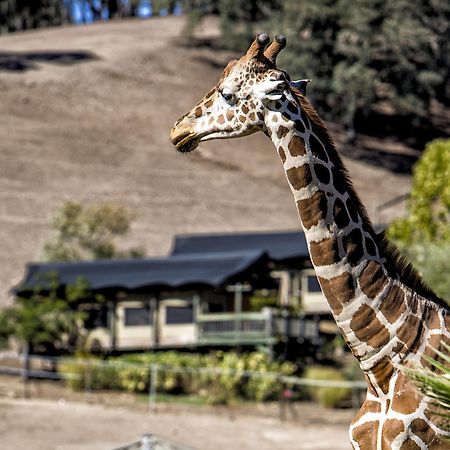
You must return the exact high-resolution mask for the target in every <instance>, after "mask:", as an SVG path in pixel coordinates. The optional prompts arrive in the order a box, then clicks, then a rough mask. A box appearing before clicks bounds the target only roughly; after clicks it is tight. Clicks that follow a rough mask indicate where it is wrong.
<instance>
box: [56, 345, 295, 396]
mask: <svg viewBox="0 0 450 450" xmlns="http://www.w3.org/2000/svg"><path fill="white" fill-rule="evenodd" d="M108 362H111V363H112V364H108ZM155 364H156V365H157V367H158V375H157V391H158V393H159V394H181V395H196V396H200V397H202V398H204V399H205V401H206V402H208V403H210V404H230V403H233V402H235V401H237V400H249V401H258V402H261V401H265V400H270V399H277V398H278V396H279V392H280V389H281V383H280V381H279V379H278V377H279V376H281V375H292V374H294V373H295V372H296V370H297V367H296V366H295V364H293V363H290V362H278V361H273V360H271V359H270V358H269V356H268V355H266V354H265V353H262V352H253V353H248V354H237V353H235V352H213V353H210V354H207V355H199V354H189V353H178V352H174V351H168V352H161V353H143V354H133V355H125V356H121V357H117V358H110V359H109V360H107V361H101V360H100V359H96V358H77V359H75V360H68V361H67V362H65V363H63V364H61V365H60V367H59V371H60V372H61V373H62V374H66V379H67V383H68V385H69V386H70V387H72V388H73V389H78V390H79V389H90V390H100V389H116V390H125V391H128V392H136V393H146V392H148V391H149V387H150V378H151V367H152V365H155ZM248 372H258V373H266V374H274V376H269V377H261V376H249V374H248ZM70 374H74V375H75V377H72V376H70Z"/></svg>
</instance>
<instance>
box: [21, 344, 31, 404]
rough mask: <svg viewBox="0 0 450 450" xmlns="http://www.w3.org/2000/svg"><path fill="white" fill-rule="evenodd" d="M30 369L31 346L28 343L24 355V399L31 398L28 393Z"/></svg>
mask: <svg viewBox="0 0 450 450" xmlns="http://www.w3.org/2000/svg"><path fill="white" fill-rule="evenodd" d="M29 369H30V346H29V344H28V342H27V343H26V344H25V345H24V348H23V353H22V370H21V372H22V380H23V398H25V399H27V398H28V397H29V391H28V371H29Z"/></svg>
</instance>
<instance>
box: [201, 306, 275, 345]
mask: <svg viewBox="0 0 450 450" xmlns="http://www.w3.org/2000/svg"><path fill="white" fill-rule="evenodd" d="M197 329H198V342H199V343H202V344H219V343H224V344H228V343H229V344H232V343H233V344H255V343H268V342H270V341H272V340H273V338H274V337H273V333H272V315H271V311H270V310H265V311H263V312H256V313H255V312H245V313H240V314H234V313H231V314H227V313H215V314H202V315H199V316H198V318H197Z"/></svg>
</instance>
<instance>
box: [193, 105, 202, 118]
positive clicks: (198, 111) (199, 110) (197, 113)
mask: <svg viewBox="0 0 450 450" xmlns="http://www.w3.org/2000/svg"><path fill="white" fill-rule="evenodd" d="M194 115H195V117H201V115H202V108H200V106H198V107H197V108H195V111H194Z"/></svg>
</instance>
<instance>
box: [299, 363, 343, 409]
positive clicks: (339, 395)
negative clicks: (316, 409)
mask: <svg viewBox="0 0 450 450" xmlns="http://www.w3.org/2000/svg"><path fill="white" fill-rule="evenodd" d="M304 377H305V378H306V379H309V380H326V381H345V377H344V375H343V374H342V373H341V372H340V371H339V370H337V369H334V368H332V367H320V366H313V367H308V368H307V369H306V371H305V374H304ZM306 392H307V393H308V394H309V396H310V397H311V398H312V399H313V400H315V401H317V402H319V403H320V404H321V405H323V406H326V407H331V408H335V407H337V406H339V405H341V404H342V402H343V401H344V400H348V399H349V397H350V396H351V389H350V388H347V387H343V388H341V387H334V386H330V387H317V386H310V387H307V388H306Z"/></svg>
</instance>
